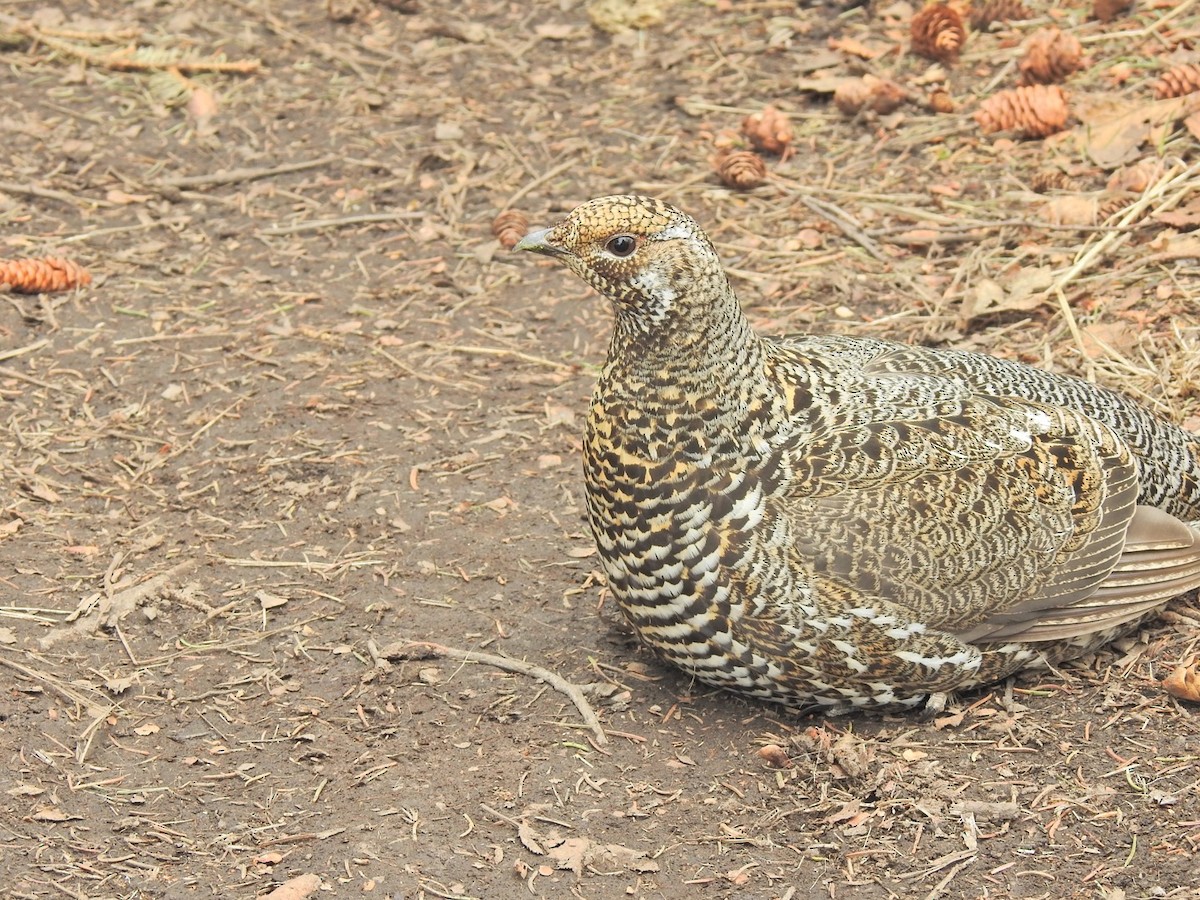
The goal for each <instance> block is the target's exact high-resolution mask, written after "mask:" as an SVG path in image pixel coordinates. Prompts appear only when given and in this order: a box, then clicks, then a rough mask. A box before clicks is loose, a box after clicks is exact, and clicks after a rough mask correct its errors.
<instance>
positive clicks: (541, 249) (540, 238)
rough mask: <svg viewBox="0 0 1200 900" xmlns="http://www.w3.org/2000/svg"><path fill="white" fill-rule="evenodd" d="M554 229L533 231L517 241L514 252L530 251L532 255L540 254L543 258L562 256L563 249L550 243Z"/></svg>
mask: <svg viewBox="0 0 1200 900" xmlns="http://www.w3.org/2000/svg"><path fill="white" fill-rule="evenodd" d="M551 230H552V229H550V228H543V229H542V230H541V231H531V232H529V234H527V235H525V237H523V238H521V240H519V241H517V243H516V246H514V247H513V250H528V251H529V252H530V253H540V254H542V256H562V255H563V252H564V251H563V249H562V247H557V246H555V245H554V244H552V243H550V241H549V240H548V237H549V235H550V232H551Z"/></svg>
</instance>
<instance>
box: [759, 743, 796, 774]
mask: <svg viewBox="0 0 1200 900" xmlns="http://www.w3.org/2000/svg"><path fill="white" fill-rule="evenodd" d="M758 758H759V759H761V760H762V761H763V762H765V763H766V764H767V765H768V766H770V767H771V768H772V769H790V768H791V767H792V760H791V757H789V756H788V755H787V752H786V751H785V750H784V749H783V748H782V747H780V746H779V745H778V744H767V745H766V746H765V747H760V748H759V750H758Z"/></svg>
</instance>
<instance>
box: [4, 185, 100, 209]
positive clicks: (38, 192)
mask: <svg viewBox="0 0 1200 900" xmlns="http://www.w3.org/2000/svg"><path fill="white" fill-rule="evenodd" d="M0 191H3V192H4V193H6V194H23V195H25V196H26V197H43V198H45V199H47V200H58V201H60V202H62V203H67V204H70V205H71V206H79V205H80V203H84V204H89V203H90V204H92V205H93V206H116V205H117V204H115V203H112V202H110V201H108V200H97V199H93V198H91V197H78V196H76V195H75V194H68V193H67V192H66V191H55V190H51V189H50V188H43V187H38V186H37V185H36V184H18V183H16V182H15V181H0Z"/></svg>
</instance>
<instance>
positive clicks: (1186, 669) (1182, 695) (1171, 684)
mask: <svg viewBox="0 0 1200 900" xmlns="http://www.w3.org/2000/svg"><path fill="white" fill-rule="evenodd" d="M1162 685H1163V689H1164V690H1165V691H1166V692H1167V693H1168V694H1170V695H1171V696H1172V697H1178V698H1179V699H1180V700H1190V701H1191V702H1192V703H1200V672H1197V671H1196V664H1195V663H1192V664H1191V665H1190V666H1176V667H1175V671H1174V672H1172V673H1171V674H1170V675H1168V676H1167V677H1166V678H1165V679H1163V683H1162Z"/></svg>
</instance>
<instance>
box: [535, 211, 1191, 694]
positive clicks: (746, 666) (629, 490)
mask: <svg viewBox="0 0 1200 900" xmlns="http://www.w3.org/2000/svg"><path fill="white" fill-rule="evenodd" d="M517 249H522V250H531V251H533V252H537V253H542V254H545V255H548V256H552V257H555V258H557V259H559V260H561V261H562V262H563V263H565V264H566V265H567V266H568V267H569V268H571V269H572V270H573V271H574V272H575V273H576V274H578V275H580V276H581V277H582V278H583V279H584V280H586V281H587V282H588V283H589V284H591V285H592V287H594V288H595V289H596V290H597V291H599V292H600V293H602V294H604V295H605V296H606V297H608V298H609V299H610V300H611V301H612V303H613V307H614V309H615V310H616V325H615V329H614V332H613V338H612V343H611V345H610V347H609V354H608V362H607V364H606V365H605V367H604V371H603V374H602V375H601V377H600V380H599V383H598V384H597V386H596V392H595V395H594V398H593V401H592V408H591V414H590V416H589V418H588V423H587V435H586V441H585V444H584V473H585V478H586V484H587V507H588V516H589V519H590V522H591V527H592V531H593V533H594V535H595V538H596V543H597V545H598V547H599V550H600V555H601V557H602V558H603V561H604V567H605V572H606V573H607V577H608V583H609V586H610V588H611V589H612V592H613V595H614V597H615V598H616V600H617V602H618V603H619V604H620V606H621V608H622V609H623V610H624V612H625V614H626V616H628V618H629V620H630V622H631V623H632V624H633V626H634V627H635V628H636V629H637V631H638V633H639V634H640V635H641V637H642V638H643V639H644V640H645V641H646V643H647V644H649V645H650V646H651V647H653V648H654V649H655V650H657V651H658V652H659V653H660V654H661V655H662V656H663V657H664V658H665V659H667V660H669V661H670V662H672V663H674V664H676V665H678V666H680V667H681V668H683V669H684V670H685V671H687V672H690V673H691V674H693V675H694V676H695V677H696V678H698V679H700V680H702V681H705V682H707V683H710V684H714V685H718V686H720V687H724V688H728V689H730V690H734V691H738V692H740V693H744V694H749V695H753V696H756V697H761V698H765V699H769V700H774V701H779V702H782V703H785V704H787V705H789V706H794V707H813V706H816V707H821V708H826V709H844V708H855V707H893V706H914V705H917V704H919V703H921V702H922V701H924V700H925V698H926V697H927V696H928V695H930V694H933V693H939V692H944V691H952V690H957V689H961V688H967V687H972V686H975V685H979V684H984V683H987V682H989V681H994V680H996V679H999V678H1003V677H1005V676H1007V675H1008V674H1010V673H1012V672H1014V671H1016V670H1018V669H1021V668H1026V667H1034V666H1039V665H1045V664H1046V663H1048V662H1053V661H1055V660H1059V659H1063V658H1066V657H1069V656H1074V655H1078V654H1079V653H1083V652H1087V651H1089V650H1091V649H1093V648H1095V647H1098V646H1100V645H1101V644H1102V643H1104V642H1106V641H1108V640H1110V639H1111V638H1113V637H1114V636H1116V635H1117V634H1119V633H1120V632H1122V631H1123V630H1127V629H1129V628H1130V627H1132V626H1133V625H1134V624H1135V623H1136V622H1138V621H1139V620H1140V619H1142V618H1143V617H1144V616H1145V615H1146V614H1147V613H1149V612H1152V611H1153V610H1155V609H1157V608H1158V607H1160V606H1162V605H1163V604H1164V603H1166V602H1167V601H1168V600H1169V599H1171V598H1172V597H1174V596H1177V595H1179V594H1181V593H1184V592H1186V591H1188V590H1191V589H1192V588H1194V587H1196V586H1197V585H1200V439H1198V438H1197V437H1196V436H1194V435H1191V434H1188V433H1187V432H1185V431H1182V430H1181V429H1179V428H1177V427H1175V426H1174V425H1172V424H1170V423H1168V422H1166V421H1163V420H1161V419H1158V418H1156V417H1154V416H1153V415H1151V414H1150V413H1148V412H1147V411H1145V410H1144V409H1142V408H1141V407H1140V406H1138V405H1137V404H1136V403H1134V402H1133V401H1131V400H1129V399H1128V398H1125V397H1123V396H1121V395H1119V394H1116V393H1113V392H1111V391H1107V390H1105V389H1103V388H1099V387H1096V386H1095V385H1092V384H1089V383H1087V382H1083V381H1079V380H1076V379H1072V378H1066V377H1062V376H1057V375H1052V374H1050V373H1047V372H1044V371H1041V370H1038V369H1034V368H1032V367H1029V366H1025V365H1021V364H1019V363H1014V362H1008V361H1004V360H1000V359H995V358H992V357H988V356H983V355H979V354H972V353H964V352H955V351H948V350H934V349H929V348H922V347H911V346H906V345H902V344H895V343H889V342H886V341H878V340H870V339H865V338H852V337H839V336H801V337H793V338H787V339H784V340H779V341H772V340H768V339H766V338H763V337H761V336H759V335H758V334H756V333H755V332H754V331H753V330H752V329H751V328H750V325H749V323H748V321H747V320H746V318H745V316H744V315H743V313H742V310H741V308H740V306H739V305H738V302H737V298H736V297H735V296H734V294H733V292H732V290H731V289H730V286H729V283H728V281H727V279H726V277H725V274H724V272H723V270H722V268H721V264H720V261H719V260H718V258H717V254H716V252H715V250H714V249H713V246H712V244H711V242H710V241H709V240H708V238H707V237H706V236H705V234H704V233H703V231H702V230H701V229H700V228H699V226H698V225H697V224H696V223H695V222H694V221H693V220H692V219H690V218H689V217H688V216H686V215H684V214H683V213H681V212H679V211H678V210H676V209H674V208H672V207H670V206H668V205H667V204H665V203H661V202H659V201H656V200H651V199H647V198H641V197H606V198H603V199H599V200H593V201H591V202H589V203H585V204H584V205H583V206H580V207H578V208H577V209H575V210H574V211H573V212H572V213H571V214H570V215H569V216H568V217H567V218H566V219H565V220H564V221H562V222H561V223H559V224H558V225H556V226H554V227H553V228H551V229H547V230H545V231H540V232H535V233H533V234H530V235H529V236H527V237H526V238H525V239H524V240H523V241H521V243H519V244H518V245H517Z"/></svg>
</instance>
